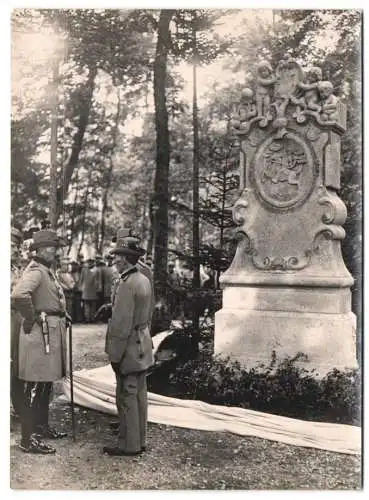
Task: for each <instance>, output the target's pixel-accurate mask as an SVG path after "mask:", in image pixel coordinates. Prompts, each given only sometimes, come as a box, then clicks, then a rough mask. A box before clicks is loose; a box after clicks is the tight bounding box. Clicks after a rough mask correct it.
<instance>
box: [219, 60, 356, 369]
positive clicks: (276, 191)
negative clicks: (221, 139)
mask: <svg viewBox="0 0 369 500" xmlns="http://www.w3.org/2000/svg"><path fill="white" fill-rule="evenodd" d="M232 125H233V127H234V129H235V131H236V132H237V134H238V136H239V138H240V145H241V155H240V188H241V195H240V198H239V199H238V200H237V202H236V203H235V205H234V207H233V218H234V221H235V223H236V224H237V225H238V226H239V236H240V240H239V243H238V247H237V250H236V253H235V256H234V259H233V262H232V264H231V266H230V267H229V269H228V270H227V271H226V272H225V273H224V275H223V276H222V278H221V283H222V286H223V308H222V309H221V310H220V311H218V312H217V313H216V316H215V354H223V355H228V356H230V357H231V359H237V360H238V361H240V362H241V363H242V364H243V365H246V367H254V366H257V365H258V364H260V363H264V364H265V363H266V364H269V362H270V360H271V356H272V352H273V351H275V353H276V354H277V357H278V358H280V359H282V358H285V357H287V356H290V357H292V356H295V355H296V354H297V353H298V352H300V353H303V354H305V355H306V368H307V369H309V370H311V369H312V368H314V369H316V371H317V373H318V374H319V375H321V376H323V375H324V374H325V373H327V371H329V370H331V369H332V368H338V369H344V368H346V367H347V368H353V367H356V366H357V362H356V317H355V315H354V314H353V313H352V312H351V290H350V287H351V286H352V285H353V278H352V276H351V274H350V273H349V271H348V270H347V268H346V266H345V264H344V262H343V259H342V254H341V240H343V238H344V237H345V231H344V229H343V227H342V225H343V223H344V222H345V219H346V215H347V213H346V207H345V205H344V203H343V201H342V200H341V199H340V198H339V197H338V195H337V190H338V189H339V188H340V167H341V161H340V140H341V139H340V137H341V135H342V134H343V133H344V132H345V129H346V106H345V104H344V103H343V102H341V101H340V100H339V99H338V98H337V97H336V96H335V95H334V94H333V86H332V84H331V82H329V81H324V80H322V71H321V69H320V68H319V67H313V68H311V69H310V70H309V71H306V72H305V71H304V70H303V69H302V67H301V66H300V65H299V64H298V63H297V61H296V60H294V59H293V58H292V57H290V56H286V57H285V58H283V59H282V60H281V61H280V62H279V64H278V65H277V67H276V68H275V71H273V69H272V67H271V65H270V63H269V62H268V61H262V62H260V63H259V64H258V66H257V70H256V75H255V79H254V80H253V81H252V82H250V83H249V86H248V87H247V88H245V89H244V90H243V91H242V95H241V96H240V103H239V107H238V110H237V113H236V116H234V119H233V121H232Z"/></svg>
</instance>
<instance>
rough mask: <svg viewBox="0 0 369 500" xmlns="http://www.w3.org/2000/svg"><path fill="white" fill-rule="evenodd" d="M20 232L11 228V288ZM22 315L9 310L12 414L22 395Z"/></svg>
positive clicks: (18, 273)
mask: <svg viewBox="0 0 369 500" xmlns="http://www.w3.org/2000/svg"><path fill="white" fill-rule="evenodd" d="M22 240H23V238H22V233H21V232H20V231H19V230H18V229H17V228H15V227H12V228H11V290H10V291H12V290H13V288H14V287H15V285H16V283H17V282H18V280H19V279H20V277H21V274H22V270H21V266H20V246H21V244H22ZM21 323H22V317H21V315H20V314H19V312H18V311H16V310H15V309H14V308H13V307H12V308H11V311H10V330H11V339H10V397H11V402H12V405H13V411H14V414H13V415H14V416H17V417H18V416H19V415H20V408H21V401H22V396H23V382H22V380H20V379H19V377H18V349H19V334H20V328H21Z"/></svg>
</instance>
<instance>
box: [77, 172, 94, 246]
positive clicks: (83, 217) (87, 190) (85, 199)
mask: <svg viewBox="0 0 369 500" xmlns="http://www.w3.org/2000/svg"><path fill="white" fill-rule="evenodd" d="M91 177H92V170H91V168H90V169H89V171H88V179H87V186H86V191H85V195H84V199H83V216H82V231H81V242H80V244H79V247H78V252H77V255H79V254H80V253H81V250H82V247H83V243H84V240H85V227H86V226H85V220H86V212H87V201H88V195H89V188H90V183H91Z"/></svg>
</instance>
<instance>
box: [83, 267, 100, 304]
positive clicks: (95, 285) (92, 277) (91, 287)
mask: <svg viewBox="0 0 369 500" xmlns="http://www.w3.org/2000/svg"><path fill="white" fill-rule="evenodd" d="M79 285H80V288H81V290H82V300H97V299H98V293H99V292H100V291H101V273H100V271H99V269H98V268H97V267H83V268H82V272H81V277H80V283H79Z"/></svg>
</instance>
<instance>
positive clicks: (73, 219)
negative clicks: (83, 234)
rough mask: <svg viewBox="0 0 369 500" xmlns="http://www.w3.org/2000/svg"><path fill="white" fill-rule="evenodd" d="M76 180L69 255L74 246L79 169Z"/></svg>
mask: <svg viewBox="0 0 369 500" xmlns="http://www.w3.org/2000/svg"><path fill="white" fill-rule="evenodd" d="M75 182H76V193H75V195H74V202H73V211H72V217H71V221H70V242H69V246H68V255H69V254H70V251H71V249H72V246H73V235H74V225H75V220H76V210H77V200H78V188H79V178H78V171H77V175H76V181H75Z"/></svg>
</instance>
